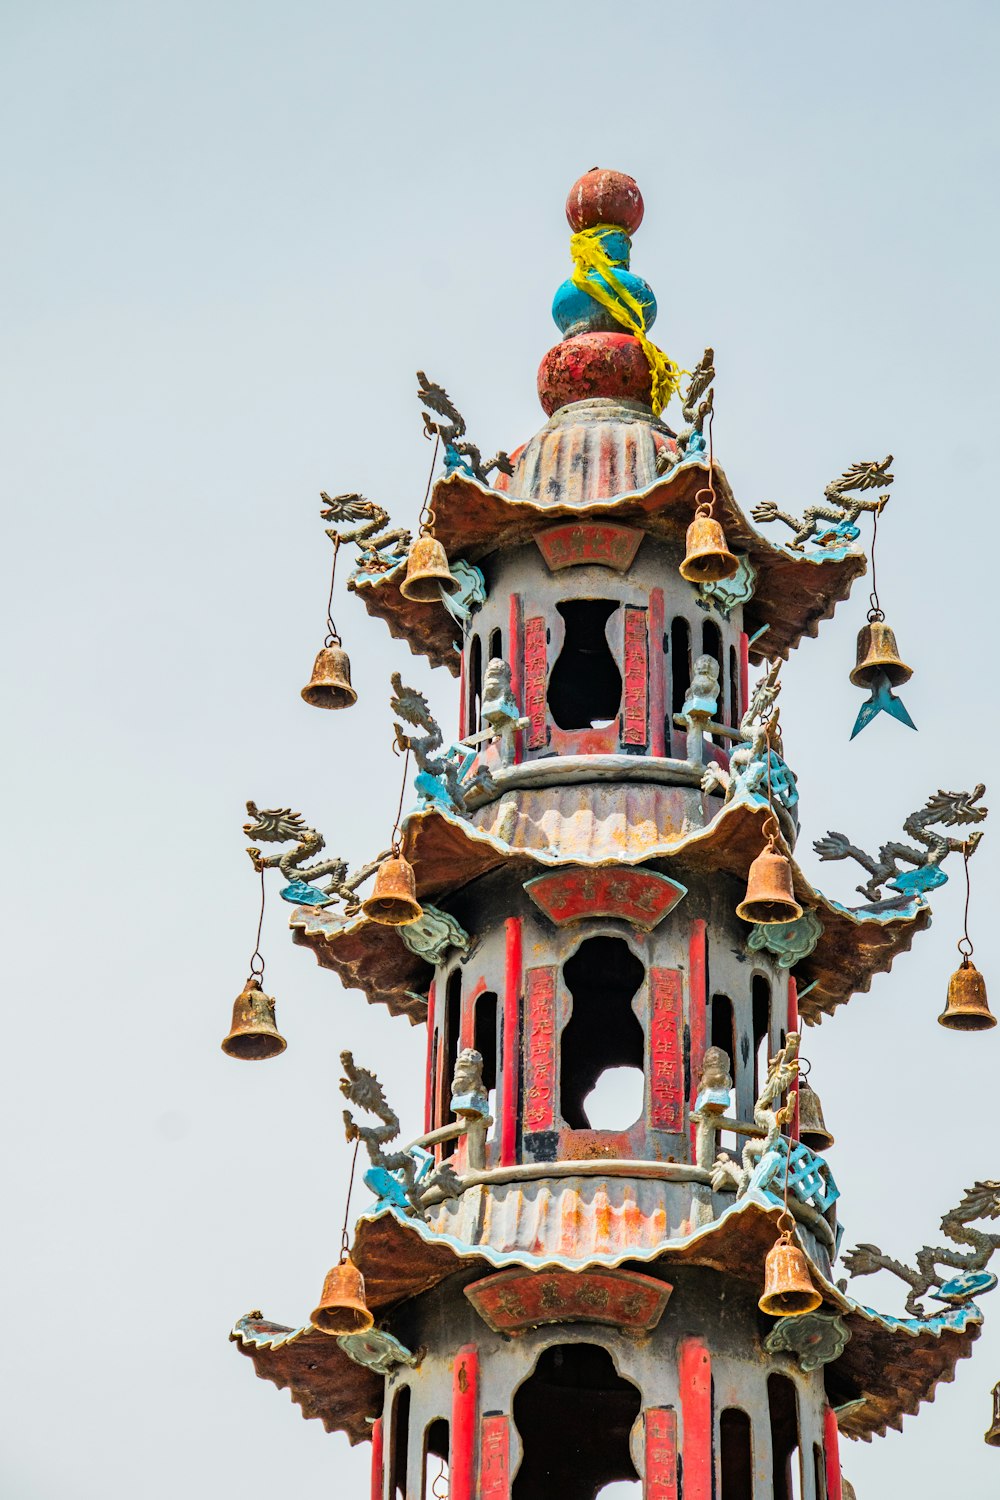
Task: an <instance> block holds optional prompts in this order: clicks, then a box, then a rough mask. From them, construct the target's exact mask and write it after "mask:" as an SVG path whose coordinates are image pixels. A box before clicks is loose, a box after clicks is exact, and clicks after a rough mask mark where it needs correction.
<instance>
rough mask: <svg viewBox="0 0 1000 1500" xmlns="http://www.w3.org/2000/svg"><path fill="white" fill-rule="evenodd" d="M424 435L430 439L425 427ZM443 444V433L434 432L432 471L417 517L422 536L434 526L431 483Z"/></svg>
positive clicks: (428, 477)
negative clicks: (429, 502)
mask: <svg viewBox="0 0 1000 1500" xmlns="http://www.w3.org/2000/svg"><path fill="white" fill-rule="evenodd" d="M424 437H425V438H427V439H428V441H429V440H430V433H429V432H428V431H427V429H426V428H424ZM440 446H441V434H440V433H439V432H437V433H435V434H434V452H433V453H432V454H431V471H430V473H429V474H428V476H427V488H426V490H424V503H423V505H422V506H421V507H420V515H419V516H418V517H417V529H418V530H419V532H420V535H421V536H426V535H427V533H428V532H429V531H432V530H433V528H434V508H433V506H431V505H428V503H427V502H428V500H429V499H430V493H431V485H432V484H433V483H434V470H435V469H436V468H437V456H438V449H439V448H440Z"/></svg>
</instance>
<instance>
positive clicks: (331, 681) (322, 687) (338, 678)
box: [302, 646, 358, 708]
mask: <svg viewBox="0 0 1000 1500" xmlns="http://www.w3.org/2000/svg"><path fill="white" fill-rule="evenodd" d="M302 696H303V698H304V699H305V700H306V702H307V703H309V704H311V705H312V707H313V708H350V707H352V705H353V704H355V703H357V701H358V695H357V693H356V692H355V691H354V689H353V688H352V687H351V658H350V657H349V656H348V654H347V652H346V651H345V650H344V648H343V646H324V647H323V649H322V651H321V652H320V653H319V655H318V656H317V658H316V660H315V662H314V663H313V671H312V676H311V677H310V679H309V681H308V682H307V683H306V685H305V687H304V688H303V689H302Z"/></svg>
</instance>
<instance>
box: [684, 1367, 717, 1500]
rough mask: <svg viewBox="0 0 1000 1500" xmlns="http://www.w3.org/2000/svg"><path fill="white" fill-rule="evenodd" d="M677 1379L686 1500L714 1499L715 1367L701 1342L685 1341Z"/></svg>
mask: <svg viewBox="0 0 1000 1500" xmlns="http://www.w3.org/2000/svg"><path fill="white" fill-rule="evenodd" d="M678 1376H679V1384H680V1397H681V1457H682V1460H683V1474H684V1500H712V1489H713V1483H712V1364H711V1360H710V1359H709V1354H708V1350H707V1349H706V1348H705V1345H704V1344H703V1343H702V1342H701V1340H700V1339H695V1338H688V1339H684V1340H683V1342H682V1343H681V1346H680V1356H679V1360H678Z"/></svg>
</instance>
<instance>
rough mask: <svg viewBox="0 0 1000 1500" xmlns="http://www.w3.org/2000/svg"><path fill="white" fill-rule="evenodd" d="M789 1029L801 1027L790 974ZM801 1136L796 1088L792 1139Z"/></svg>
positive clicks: (794, 1139)
mask: <svg viewBox="0 0 1000 1500" xmlns="http://www.w3.org/2000/svg"><path fill="white" fill-rule="evenodd" d="M788 1029H789V1031H798V1029H799V991H798V986H797V985H796V983H795V980H794V979H793V978H792V976H791V975H790V974H789V976H788ZM798 1138H799V1091H798V1088H796V1090H795V1113H794V1114H793V1115H792V1140H793V1141H797V1140H798Z"/></svg>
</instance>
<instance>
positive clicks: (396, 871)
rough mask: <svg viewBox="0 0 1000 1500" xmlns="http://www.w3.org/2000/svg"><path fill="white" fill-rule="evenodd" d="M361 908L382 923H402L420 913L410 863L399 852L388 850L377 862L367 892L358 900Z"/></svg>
mask: <svg viewBox="0 0 1000 1500" xmlns="http://www.w3.org/2000/svg"><path fill="white" fill-rule="evenodd" d="M361 910H362V911H363V912H364V914H365V916H366V917H369V918H370V919H371V921H373V922H381V923H382V925H383V926H385V927H406V926H407V925H408V924H409V923H410V922H416V921H418V920H419V919H420V918H421V917H422V916H423V911H422V909H421V907H420V903H419V902H418V901H417V882H416V880H415V878H414V874H413V866H412V865H411V864H410V862H409V860H408V859H404V858H403V856H402V855H401V854H392V855H390V856H389V858H388V859H384V860H383V861H382V863H381V864H380V865H379V867H378V870H377V872H376V875H375V885H374V888H373V890H372V893H371V895H370V896H369V897H368V899H367V900H366V901H363V902H362V903H361Z"/></svg>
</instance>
